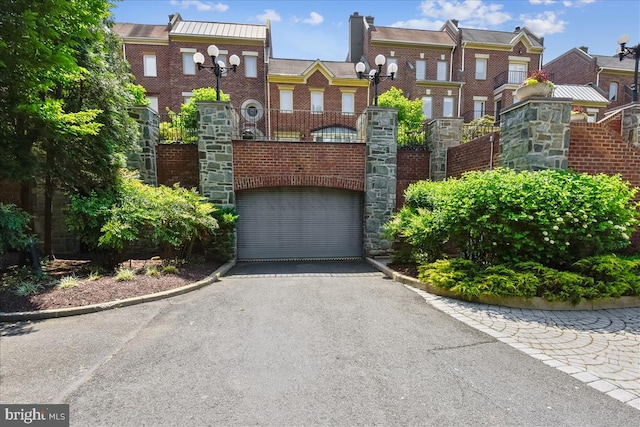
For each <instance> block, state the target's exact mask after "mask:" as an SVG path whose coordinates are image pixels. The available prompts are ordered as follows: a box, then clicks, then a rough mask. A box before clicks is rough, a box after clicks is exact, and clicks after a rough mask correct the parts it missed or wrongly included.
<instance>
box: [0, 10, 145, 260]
mask: <svg viewBox="0 0 640 427" xmlns="http://www.w3.org/2000/svg"><path fill="white" fill-rule="evenodd" d="M110 7H111V4H110V3H109V2H108V1H106V0H5V2H4V3H3V6H2V8H1V9H0V95H1V96H0V138H2V144H1V145H0V159H1V160H2V167H0V178H2V177H11V178H12V179H17V180H19V181H21V182H38V183H40V184H43V185H44V189H45V242H44V243H45V252H46V253H51V252H52V251H51V200H52V198H53V194H54V191H55V190H56V189H61V190H66V191H79V192H87V191H88V190H89V189H91V188H95V187H105V186H109V185H111V183H112V182H113V180H114V176H115V169H117V166H119V163H118V162H119V159H122V158H123V156H121V154H122V153H123V152H124V150H126V148H127V146H128V145H129V144H131V143H133V141H135V135H136V132H137V130H136V126H135V123H134V122H133V120H132V119H131V118H129V116H128V108H129V106H130V103H131V102H130V101H131V96H130V95H129V94H128V92H126V86H127V83H129V82H131V80H132V79H131V76H130V75H129V74H128V72H127V66H126V63H125V62H124V60H123V59H122V58H121V56H120V53H121V49H120V46H119V39H118V38H117V36H115V35H114V34H113V32H112V31H111V27H112V22H111V21H110V12H109V9H110Z"/></svg>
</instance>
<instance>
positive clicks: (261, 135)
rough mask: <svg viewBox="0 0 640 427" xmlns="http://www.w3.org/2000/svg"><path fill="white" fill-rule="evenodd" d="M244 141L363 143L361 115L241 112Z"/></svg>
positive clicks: (241, 131)
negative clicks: (359, 120) (359, 121)
mask: <svg viewBox="0 0 640 427" xmlns="http://www.w3.org/2000/svg"><path fill="white" fill-rule="evenodd" d="M237 111H238V116H239V118H240V123H239V130H240V134H241V136H242V139H247V140H259V141H303V142H363V141H364V134H363V133H362V132H361V133H360V134H359V133H358V132H357V128H358V126H357V123H358V118H359V116H360V115H359V114H355V113H343V112H341V111H309V110H290V111H282V110H276V109H271V110H265V111H264V112H262V111H260V112H259V113H258V114H256V112H255V110H244V109H239V110H237Z"/></svg>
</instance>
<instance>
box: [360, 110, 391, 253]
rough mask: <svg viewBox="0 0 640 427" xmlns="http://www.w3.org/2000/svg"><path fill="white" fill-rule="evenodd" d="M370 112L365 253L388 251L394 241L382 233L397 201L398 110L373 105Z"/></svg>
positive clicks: (366, 169) (368, 112)
mask: <svg viewBox="0 0 640 427" xmlns="http://www.w3.org/2000/svg"><path fill="white" fill-rule="evenodd" d="M364 114H365V115H366V121H365V122H364V124H365V125H366V135H367V137H366V141H367V142H366V144H367V146H366V147H367V148H366V154H365V155H366V159H365V184H364V185H365V189H364V191H365V194H364V253H365V255H366V256H376V255H386V254H388V252H389V250H390V248H391V243H392V242H390V241H389V240H387V239H385V238H384V237H383V236H382V226H383V224H384V223H386V222H387V221H388V220H389V219H390V217H391V214H392V213H393V211H394V208H395V203H396V169H397V149H398V145H397V142H396V140H397V137H398V112H397V110H395V109H388V108H379V107H369V108H367V110H366V111H365V113H364Z"/></svg>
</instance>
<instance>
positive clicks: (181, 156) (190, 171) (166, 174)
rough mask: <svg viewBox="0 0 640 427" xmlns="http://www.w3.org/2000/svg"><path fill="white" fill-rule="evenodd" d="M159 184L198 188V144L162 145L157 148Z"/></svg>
mask: <svg viewBox="0 0 640 427" xmlns="http://www.w3.org/2000/svg"><path fill="white" fill-rule="evenodd" d="M156 153H157V156H158V157H157V160H156V164H157V167H158V184H160V185H166V186H168V187H170V186H173V185H174V184H180V186H181V187H184V188H196V189H197V188H198V186H199V176H198V167H199V165H198V146H197V145H196V144H160V145H158V146H157V147H156Z"/></svg>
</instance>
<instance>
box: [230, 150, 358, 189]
mask: <svg viewBox="0 0 640 427" xmlns="http://www.w3.org/2000/svg"><path fill="white" fill-rule="evenodd" d="M364 152H365V144H361V143H340V144H335V143H314V144H308V143H301V142H282V143H278V142H254V141H234V143H233V172H234V176H233V179H234V188H235V189H236V190H246V189H250V188H260V187H272V186H296V185H310V186H321V187H333V188H343V189H347V190H357V191H363V190H364V174H365V168H364Z"/></svg>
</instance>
